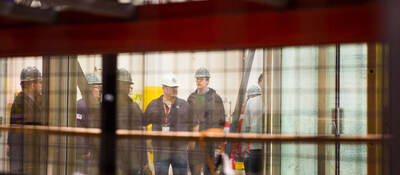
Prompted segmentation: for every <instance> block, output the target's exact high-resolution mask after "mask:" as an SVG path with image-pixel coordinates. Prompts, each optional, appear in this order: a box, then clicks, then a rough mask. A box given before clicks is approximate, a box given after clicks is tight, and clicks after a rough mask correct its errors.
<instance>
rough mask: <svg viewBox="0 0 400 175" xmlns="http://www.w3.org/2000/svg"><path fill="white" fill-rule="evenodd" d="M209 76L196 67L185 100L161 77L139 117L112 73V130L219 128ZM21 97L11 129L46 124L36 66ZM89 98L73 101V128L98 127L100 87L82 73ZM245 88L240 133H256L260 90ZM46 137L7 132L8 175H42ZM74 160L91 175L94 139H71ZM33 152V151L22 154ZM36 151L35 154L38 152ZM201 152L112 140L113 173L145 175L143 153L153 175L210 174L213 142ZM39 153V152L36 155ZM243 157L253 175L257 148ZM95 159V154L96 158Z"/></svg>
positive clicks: (127, 77) (125, 77)
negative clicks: (159, 92)
mask: <svg viewBox="0 0 400 175" xmlns="http://www.w3.org/2000/svg"><path fill="white" fill-rule="evenodd" d="M210 77H211V75H210V72H209V71H208V70H207V69H206V68H199V69H197V70H196V72H195V81H196V87H197V88H196V90H195V91H194V92H193V93H191V94H190V96H189V97H188V99H187V100H184V99H181V98H178V97H177V96H178V87H179V86H180V84H179V82H178V80H177V78H176V77H175V76H174V75H172V74H169V75H165V76H164V77H163V79H162V83H161V84H162V91H163V94H162V95H161V96H160V97H159V98H157V99H154V100H153V101H151V102H150V103H149V105H148V106H147V108H146V110H145V111H144V112H142V110H141V109H140V107H139V105H138V104H137V103H136V102H134V101H133V100H132V98H131V97H130V96H129V93H130V91H131V86H132V84H133V83H134V82H133V80H132V78H131V74H130V73H129V72H128V71H127V70H126V69H119V70H118V72H117V94H118V95H117V111H118V112H117V115H118V116H117V128H118V129H129V130H146V128H147V126H148V125H149V124H151V125H152V131H161V132H170V131H204V130H207V129H210V128H221V129H222V128H223V127H224V125H225V110H224V106H223V101H222V99H221V97H220V96H219V95H218V94H217V93H216V91H215V90H214V89H212V88H210V87H209V81H210ZM20 78H21V88H22V92H20V93H19V94H18V96H17V97H16V98H15V99H14V103H13V105H12V109H11V114H10V124H11V125H47V123H46V122H45V121H47V120H46V119H44V116H43V115H44V111H43V110H44V106H43V104H42V101H43V100H42V95H41V94H42V75H41V73H40V71H39V70H38V69H37V68H36V67H26V68H24V69H23V70H22V72H21V76H20ZM86 80H87V84H88V89H89V93H87V94H82V96H83V97H82V99H79V100H78V102H77V108H76V109H77V114H76V124H77V127H84V128H99V127H100V115H99V114H100V113H99V111H100V110H99V109H100V104H101V82H100V80H99V79H98V78H97V76H96V75H95V74H87V75H86ZM262 85H263V83H262V75H261V76H260V78H259V86H258V85H257V86H256V87H252V88H250V89H249V91H248V94H249V95H251V96H249V97H253V98H249V100H248V102H247V105H246V110H245V116H244V119H243V126H242V128H243V132H255V133H261V127H260V126H261V117H260V116H261V113H260V112H261V110H260V109H261V104H262V103H261V97H260V96H259V95H260V94H261V87H260V86H262ZM46 139H47V138H46V137H45V136H40V135H29V134H25V133H24V134H21V133H14V132H10V133H9V136H8V143H7V148H8V149H7V153H8V155H9V158H10V171H11V173H14V174H45V173H43V171H45V170H43V168H41V167H40V166H41V163H43V162H42V160H44V156H47V152H46V153H44V152H41V151H42V150H43V151H45V148H43V146H41V144H40V143H43V142H44V141H45V140H46ZM77 145H78V146H77V151H76V152H77V154H76V160H77V162H78V164H79V167H81V168H78V171H79V172H80V173H81V174H97V173H98V172H92V171H91V170H90V168H89V167H90V166H91V165H94V166H95V165H96V162H97V161H98V160H96V159H98V158H97V157H98V150H99V149H98V147H99V140H96V139H95V138H88V137H83V136H80V137H78V138H77ZM28 147H29V149H36V150H38V151H33V150H29V149H28ZM39 148H40V149H39ZM206 148H207V149H206V150H208V151H207V153H204V152H203V150H202V149H201V147H200V144H199V143H196V142H189V141H181V140H179V141H176V140H155V139H153V140H151V141H146V140H143V139H119V140H118V141H117V150H116V152H117V172H118V174H151V171H150V167H149V162H150V161H149V160H148V156H147V152H153V155H154V160H153V163H154V171H155V174H156V175H167V174H168V173H169V167H170V166H171V167H172V172H173V174H174V175H180V174H182V175H186V174H188V169H190V173H191V174H192V175H200V174H204V175H208V174H211V172H210V168H209V166H208V164H207V161H206V156H209V157H210V158H212V159H213V161H214V162H215V157H216V156H215V150H216V149H217V146H216V144H215V143H212V142H209V143H206ZM39 150H40V151H39ZM243 151H244V152H246V156H247V159H246V160H247V161H245V167H246V174H259V173H260V170H261V162H262V161H261V155H262V152H261V145H258V144H250V146H249V148H248V149H244V150H243ZM96 154H97V155H96Z"/></svg>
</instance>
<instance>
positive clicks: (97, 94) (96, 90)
mask: <svg viewBox="0 0 400 175" xmlns="http://www.w3.org/2000/svg"><path fill="white" fill-rule="evenodd" d="M91 89H92V95H93V97H94V98H96V99H98V100H100V98H101V85H91Z"/></svg>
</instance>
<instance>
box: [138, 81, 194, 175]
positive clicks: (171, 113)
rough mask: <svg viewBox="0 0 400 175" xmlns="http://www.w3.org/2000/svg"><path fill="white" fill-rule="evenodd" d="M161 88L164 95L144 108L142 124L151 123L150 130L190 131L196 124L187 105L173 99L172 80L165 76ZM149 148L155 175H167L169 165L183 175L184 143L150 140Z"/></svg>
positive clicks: (184, 170)
mask: <svg viewBox="0 0 400 175" xmlns="http://www.w3.org/2000/svg"><path fill="white" fill-rule="evenodd" d="M162 85H163V87H162V88H163V92H164V94H163V95H162V96H161V97H160V98H158V99H155V100H153V101H151V102H150V104H149V105H148V106H147V109H146V112H145V121H146V122H145V124H146V125H147V124H152V129H153V131H162V132H170V131H192V130H193V127H194V125H195V124H196V121H195V120H194V118H193V117H192V114H193V113H192V109H191V107H190V105H189V104H188V103H187V102H186V101H184V100H183V99H180V98H177V94H178V87H179V83H178V81H177V80H176V77H175V76H174V75H166V76H165V77H164V78H163V81H162ZM149 147H150V148H152V149H153V153H154V168H155V174H156V175H168V170H169V166H170V165H171V166H172V171H173V174H174V175H186V174H187V151H188V142H187V141H175V140H152V143H151V145H150V146H149Z"/></svg>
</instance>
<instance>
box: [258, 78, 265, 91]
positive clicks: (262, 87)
mask: <svg viewBox="0 0 400 175" xmlns="http://www.w3.org/2000/svg"><path fill="white" fill-rule="evenodd" d="M258 85H259V86H260V88H261V89H264V79H262V80H261V81H260V82H258Z"/></svg>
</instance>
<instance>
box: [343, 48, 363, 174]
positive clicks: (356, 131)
mask: <svg viewBox="0 0 400 175" xmlns="http://www.w3.org/2000/svg"><path fill="white" fill-rule="evenodd" d="M340 64H341V66H340V107H341V108H342V109H343V114H344V122H343V123H344V125H343V135H344V136H346V135H348V136H357V135H365V134H367V114H366V113H367V91H366V90H367V45H366V44H347V45H341V47H340ZM366 151H367V146H366V145H342V146H341V148H340V162H341V164H340V166H341V167H340V169H341V170H340V173H343V174H367V167H366V166H367V152H366Z"/></svg>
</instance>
